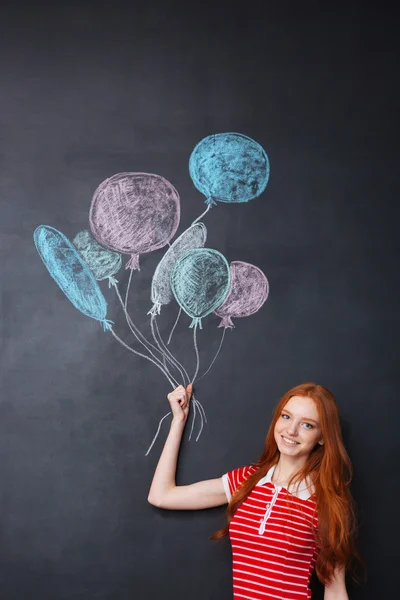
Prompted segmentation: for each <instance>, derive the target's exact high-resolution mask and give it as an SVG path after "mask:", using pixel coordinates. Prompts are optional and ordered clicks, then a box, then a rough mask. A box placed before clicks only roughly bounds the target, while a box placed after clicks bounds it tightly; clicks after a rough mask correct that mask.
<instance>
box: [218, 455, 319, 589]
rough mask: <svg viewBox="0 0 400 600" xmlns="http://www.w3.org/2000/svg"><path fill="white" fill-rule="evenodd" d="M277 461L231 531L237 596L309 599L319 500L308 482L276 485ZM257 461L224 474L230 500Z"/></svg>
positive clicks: (249, 497) (238, 512)
mask: <svg viewBox="0 0 400 600" xmlns="http://www.w3.org/2000/svg"><path fill="white" fill-rule="evenodd" d="M274 468H275V467H272V468H271V469H270V470H269V472H268V473H267V475H266V476H265V477H263V478H262V479H260V481H259V482H258V483H257V485H256V486H255V488H254V489H253V491H252V492H251V494H250V495H249V496H248V498H247V499H246V501H245V502H244V503H243V504H242V505H241V506H240V507H239V508H238V510H237V511H236V513H235V515H234V517H233V519H232V521H231V523H230V526H229V536H230V539H231V544H232V557H233V592H234V600H239V599H242V598H245V599H247V600H267V599H268V600H269V599H270V600H277V599H278V600H309V599H310V598H311V590H310V588H309V582H310V577H311V574H312V572H313V570H314V567H315V562H316V558H317V552H318V551H317V546H316V542H315V538H314V535H313V531H314V528H316V527H317V524H318V522H317V516H316V504H315V501H314V499H313V497H312V494H313V488H312V485H310V483H309V482H301V484H300V485H298V486H297V487H296V488H295V489H291V490H290V492H291V493H290V494H288V492H287V490H286V489H285V488H279V487H277V486H275V485H274V484H273V483H272V481H271V478H272V475H273V472H274ZM255 470H256V467H253V466H249V467H243V468H240V469H235V470H234V471H230V472H229V473H226V474H225V475H224V476H223V477H222V481H223V484H224V488H225V492H226V495H227V498H228V501H229V500H230V498H231V495H232V494H233V492H234V491H235V490H236V489H237V488H238V487H239V486H240V485H241V483H243V481H245V479H246V478H247V477H248V476H249V475H250V474H252V473H254V471H255Z"/></svg>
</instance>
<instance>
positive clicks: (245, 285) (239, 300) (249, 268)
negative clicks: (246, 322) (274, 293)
mask: <svg viewBox="0 0 400 600" xmlns="http://www.w3.org/2000/svg"><path fill="white" fill-rule="evenodd" d="M230 272H231V285H230V289H229V292H228V295H227V297H226V299H225V301H224V303H223V304H221V306H220V307H219V308H218V309H217V310H216V311H214V313H215V314H216V315H217V316H218V317H221V319H222V320H221V322H220V324H219V325H218V327H224V328H225V329H226V328H227V327H229V328H230V329H232V328H233V327H235V326H234V324H233V322H232V318H237V317H249V316H250V315H252V314H254V313H255V312H257V311H258V310H259V309H260V308H261V307H262V305H263V304H264V302H265V301H266V299H267V298H268V294H269V283H268V279H267V278H266V276H265V275H264V273H263V272H262V271H261V269H259V268H258V267H255V266H254V265H251V264H249V263H245V262H242V261H239V260H238V261H233V262H231V264H230Z"/></svg>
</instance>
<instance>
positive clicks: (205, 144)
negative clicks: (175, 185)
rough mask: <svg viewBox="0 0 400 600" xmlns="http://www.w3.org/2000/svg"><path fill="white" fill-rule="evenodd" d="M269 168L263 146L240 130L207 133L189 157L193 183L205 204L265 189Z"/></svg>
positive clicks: (246, 198) (243, 199) (241, 198)
mask: <svg viewBox="0 0 400 600" xmlns="http://www.w3.org/2000/svg"><path fill="white" fill-rule="evenodd" d="M269 172H270V166H269V159H268V156H267V154H266V152H265V150H264V149H263V147H262V146H260V144H258V143H257V142H256V141H254V140H253V139H251V138H249V137H247V136H245V135H243V134H241V133H217V134H214V135H209V136H208V137H206V138H204V139H203V140H201V141H200V142H199V143H198V144H197V146H196V147H195V148H194V150H193V152H192V154H191V156H190V159H189V173H190V176H191V178H192V180H193V183H194V185H195V186H196V188H197V189H198V190H199V191H200V192H201V193H202V194H203V195H204V196H205V197H206V203H207V204H209V205H211V204H216V203H217V202H248V201H249V200H252V199H253V198H256V197H257V196H259V195H260V194H261V193H262V192H263V191H264V190H265V188H266V186H267V183H268V179H269Z"/></svg>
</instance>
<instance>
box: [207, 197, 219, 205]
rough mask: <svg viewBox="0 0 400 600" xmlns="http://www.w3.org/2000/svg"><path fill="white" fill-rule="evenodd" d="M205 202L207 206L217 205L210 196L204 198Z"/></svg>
mask: <svg viewBox="0 0 400 600" xmlns="http://www.w3.org/2000/svg"><path fill="white" fill-rule="evenodd" d="M205 202H206V204H207V205H208V206H217V203H216V202H215V200H214V199H213V198H212V197H211V196H208V198H206V201H205Z"/></svg>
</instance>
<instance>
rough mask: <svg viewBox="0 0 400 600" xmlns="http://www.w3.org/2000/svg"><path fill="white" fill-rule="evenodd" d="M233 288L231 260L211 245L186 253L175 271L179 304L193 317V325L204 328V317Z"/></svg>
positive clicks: (176, 295)
mask: <svg viewBox="0 0 400 600" xmlns="http://www.w3.org/2000/svg"><path fill="white" fill-rule="evenodd" d="M229 287H230V270H229V264H228V261H227V260H226V258H225V257H224V256H223V255H222V254H221V253H220V252H218V251H217V250H211V249H210V248H195V249H192V250H189V251H188V252H185V254H183V255H182V256H181V257H180V258H179V259H178V260H177V262H176V263H175V266H174V268H173V270H172V273H171V288H172V293H173V294H174V296H175V299H176V301H177V302H178V304H179V306H180V307H181V308H182V309H183V310H184V311H185V312H186V314H187V315H189V317H191V318H192V323H191V324H190V327H192V328H193V327H194V328H196V327H197V326H199V327H200V329H201V328H202V324H201V319H203V318H204V317H206V316H207V315H209V314H210V313H212V312H213V311H214V310H216V309H217V308H218V307H219V306H221V304H222V303H223V302H224V300H225V298H226V296H227V295H228V292H229Z"/></svg>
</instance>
